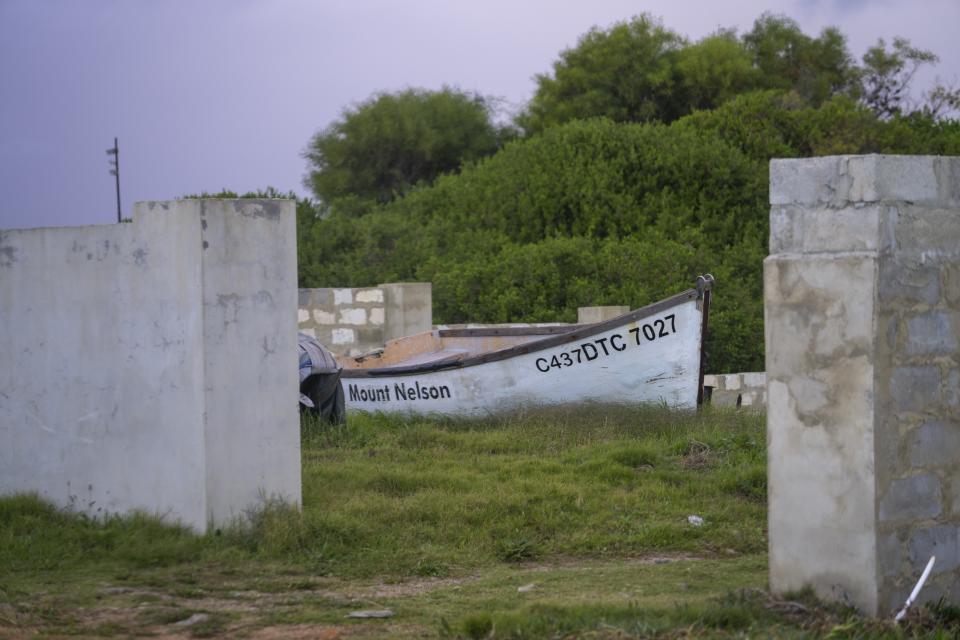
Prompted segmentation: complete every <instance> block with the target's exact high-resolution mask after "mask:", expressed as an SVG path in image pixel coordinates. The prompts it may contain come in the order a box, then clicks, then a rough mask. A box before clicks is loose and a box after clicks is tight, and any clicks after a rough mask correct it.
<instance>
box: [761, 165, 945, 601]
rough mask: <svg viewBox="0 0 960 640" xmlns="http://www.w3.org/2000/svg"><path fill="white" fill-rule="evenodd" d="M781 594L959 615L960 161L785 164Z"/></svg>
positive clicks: (777, 530) (769, 266)
mask: <svg viewBox="0 0 960 640" xmlns="http://www.w3.org/2000/svg"><path fill="white" fill-rule="evenodd" d="M770 180H771V189H770V199H771V205H772V208H771V213H770V227H771V234H770V252H771V255H770V257H769V258H767V260H766V262H765V265H764V267H765V268H764V278H765V285H764V288H765V314H766V318H765V320H766V349H767V351H766V361H767V367H766V368H767V376H768V412H767V429H768V443H769V454H768V455H769V460H770V466H769V501H770V504H769V510H770V518H769V531H770V583H771V588H772V589H774V590H776V591H785V590H790V589H797V588H800V587H802V586H804V585H808V584H809V585H812V586H813V587H814V588H815V589H816V591H817V592H818V593H819V594H820V595H821V596H824V597H827V598H831V599H835V600H839V601H843V602H848V603H850V604H853V605H856V606H857V607H859V608H860V609H861V610H863V611H865V612H867V613H871V614H879V615H887V614H889V613H890V612H891V611H892V610H893V609H895V608H896V607H899V606H901V605H902V603H903V601H904V600H905V599H906V596H907V594H908V593H909V590H910V589H911V588H912V586H913V584H914V583H915V581H916V580H917V578H918V577H919V574H920V572H921V570H922V569H923V567H924V565H925V564H926V562H927V561H928V559H929V557H930V556H931V555H934V554H935V555H936V556H937V565H936V567H935V569H934V573H933V575H932V576H931V580H930V581H929V582H928V585H927V587H926V588H925V589H924V590H923V592H922V594H921V600H924V601H932V600H936V599H938V598H940V597H941V596H945V597H946V598H947V599H948V600H949V601H951V602H953V603H955V604H957V603H960V536H958V531H960V393H958V391H957V390H958V387H960V348H958V343H960V314H958V305H960V158H936V157H900V156H852V157H846V156H845V157H831V158H817V159H810V160H775V161H773V162H772V163H771V171H770Z"/></svg>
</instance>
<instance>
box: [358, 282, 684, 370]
mask: <svg viewBox="0 0 960 640" xmlns="http://www.w3.org/2000/svg"><path fill="white" fill-rule="evenodd" d="M698 296H699V294H698V292H697V290H696V289H689V290H687V291H684V292H682V293H678V294H676V295H674V296H671V297H669V298H666V299H664V300H660V301H659V302H654V303H653V304H649V305H647V306H645V307H641V308H639V309H634V310H633V311H630V312H629V313H625V314H624V315H622V316H617V317H616V318H611V319H610V320H605V321H603V322H598V323H596V324H590V325H577V326H576V327H574V328H572V329H570V328H569V327H562V328H564V329H569V330H568V331H565V332H564V333H561V334H558V335H548V336H547V337H545V338H543V339H542V340H535V341H533V342H527V343H525V344H520V345H517V346H515V347H509V348H507V349H501V350H499V351H491V352H489V353H481V354H479V355H476V356H471V357H469V358H464V359H463V360H458V361H454V362H425V363H422V364H416V365H407V366H404V365H399V366H395V367H378V368H376V369H343V371H342V373H341V374H340V377H341V378H375V377H381V376H413V375H419V374H423V373H429V372H433V371H443V370H446V369H462V368H465V367H473V366H476V365H480V364H486V363H488V362H497V361H499V360H507V359H509V358H513V357H516V356H519V355H524V354H528V353H534V352H536V351H542V350H543V349H549V348H551V347H555V346H557V345H561V344H566V343H568V342H575V341H577V340H582V339H583V338H589V337H590V336H594V335H597V334H598V333H603V332H604V331H609V330H610V329H615V328H616V327H619V326H622V325H625V324H628V323H630V322H634V321H636V320H642V319H643V318H646V317H649V316H652V315H654V314H656V313H660V312H661V311H665V310H667V309H670V308H672V307H675V306H678V305H680V304H683V303H684V302H687V301H688V300H695V299H697V297H698ZM504 329H506V328H503V329H495V330H499V331H503V330H504ZM513 329H524V327H513ZM446 331H478V329H466V330H464V329H454V330H446ZM460 335H461V336H463V335H464V334H460ZM473 335H482V334H476V333H474V334H473ZM495 335H509V334H504V333H500V334H495ZM515 335H517V334H515ZM520 335H522V334H520ZM526 335H530V334H529V333H527V334H526ZM534 335H535V334H534Z"/></svg>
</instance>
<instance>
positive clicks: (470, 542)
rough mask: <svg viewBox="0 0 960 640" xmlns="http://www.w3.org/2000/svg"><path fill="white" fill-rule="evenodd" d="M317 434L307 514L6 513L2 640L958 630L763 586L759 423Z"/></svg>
mask: <svg viewBox="0 0 960 640" xmlns="http://www.w3.org/2000/svg"><path fill="white" fill-rule="evenodd" d="M301 432H302V436H303V509H302V511H297V510H295V509H292V508H290V507H289V506H287V505H284V504H281V503H278V502H277V501H275V500H271V499H270V498H269V497H266V498H265V499H264V500H263V502H262V504H261V505H260V506H259V508H257V509H254V510H251V512H250V513H249V514H248V515H247V517H246V518H245V519H244V521H242V522H241V521H238V522H237V523H235V524H234V525H232V526H229V527H225V528H223V529H221V530H218V531H215V532H210V533H209V534H207V535H205V536H196V535H193V534H191V533H189V532H188V531H185V530H183V529H181V528H178V527H176V526H174V525H173V524H171V523H165V522H161V521H159V520H158V519H156V518H153V517H148V516H145V515H136V516H128V517H124V518H110V519H107V520H106V521H92V520H89V519H87V518H85V517H82V516H79V515H76V514H70V513H66V512H63V511H58V510H56V509H54V508H53V507H51V506H50V505H48V504H45V503H43V502H41V501H39V500H38V499H37V498H36V497H34V496H12V497H6V498H3V499H0V638H2V637H28V636H30V637H33V636H35V635H39V636H48V637H61V636H71V637H77V636H80V637H107V636H117V637H126V636H131V635H143V636H161V637H166V638H170V637H215V636H219V637H248V638H317V637H320V638H339V637H351V638H353V637H359V638H363V637H411V638H412V637H418V638H419V637H469V638H487V637H489V638H541V637H547V638H553V637H601V638H608V637H609V638H624V637H669V638H674V637H688V636H691V637H714V636H719V637H742V636H762V637H771V636H774V637H820V636H827V635H829V636H830V637H835V638H840V637H851V638H852V637H872V636H887V637H921V636H925V637H956V634H957V633H960V612H958V611H957V610H955V609H953V608H951V607H939V608H935V609H926V610H920V611H918V612H917V614H916V615H915V616H914V619H912V620H911V622H910V623H909V624H908V625H906V626H905V627H895V626H893V625H892V624H890V623H882V622H874V621H869V620H865V619H862V618H860V617H858V616H856V615H855V614H854V613H853V612H851V611H847V610H842V609H837V608H833V607H827V606H824V605H822V604H819V603H817V602H816V601H815V599H813V598H812V597H811V596H810V595H809V594H797V595H796V596H795V597H792V598H774V597H772V596H770V595H769V594H768V593H767V592H766V591H765V588H766V534H765V526H766V471H765V469H766V456H765V438H764V420H763V416H762V415H761V414H757V413H750V412H732V411H719V410H713V411H710V410H707V411H703V412H701V413H693V412H677V411H670V410H667V409H662V408H632V409H627V408H615V407H590V406H581V407H577V408H560V409H553V410H538V411H536V412H531V413H526V414H514V415H510V416H505V417H501V418H496V419H493V418H491V419H487V420H473V421H449V420H447V421H438V420H428V419H408V420H398V419H396V418H388V417H383V416H375V417H362V416H353V417H351V420H350V422H349V425H348V426H347V427H338V428H331V427H326V426H323V425H320V424H317V423H315V422H312V421H311V420H309V419H306V420H305V421H304V424H303V425H301ZM689 516H698V517H699V518H701V519H702V523H691V522H690V521H689V519H688V518H689ZM383 609H389V610H391V611H392V612H393V614H394V615H393V616H392V617H389V618H385V619H356V620H355V619H351V618H348V617H347V615H348V614H349V613H350V612H352V611H357V610H383Z"/></svg>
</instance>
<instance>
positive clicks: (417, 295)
mask: <svg viewBox="0 0 960 640" xmlns="http://www.w3.org/2000/svg"><path fill="white" fill-rule="evenodd" d="M431 290H432V287H431V285H430V283H429V282H401V283H388V284H380V285H377V286H375V287H361V288H352V289H351V288H339V289H300V298H299V310H298V312H297V313H298V315H297V320H298V323H299V328H300V331H302V332H304V333H307V334H309V335H311V336H313V337H315V338H316V339H317V340H319V341H320V343H321V344H323V345H324V346H326V347H327V348H328V349H330V350H331V351H332V352H333V353H335V354H336V355H342V356H346V355H349V356H356V355H360V354H363V353H367V352H370V351H373V350H374V349H380V348H382V347H383V345H384V343H386V342H387V341H388V340H393V339H394V338H402V337H403V336H408V335H412V334H414V333H420V332H421V331H429V330H430V329H431V327H432V326H433V303H432V298H431Z"/></svg>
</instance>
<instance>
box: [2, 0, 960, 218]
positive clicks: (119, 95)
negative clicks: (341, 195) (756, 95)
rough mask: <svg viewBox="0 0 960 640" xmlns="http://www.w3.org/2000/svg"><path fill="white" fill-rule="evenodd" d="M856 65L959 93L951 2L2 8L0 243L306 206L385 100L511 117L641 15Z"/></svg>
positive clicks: (63, 0)
mask: <svg viewBox="0 0 960 640" xmlns="http://www.w3.org/2000/svg"><path fill="white" fill-rule="evenodd" d="M766 10H769V11H774V12H777V13H784V14H786V15H788V16H790V17H792V18H794V19H795V20H797V21H798V22H799V23H800V25H801V27H802V28H803V29H804V31H805V32H806V33H808V34H812V35H815V34H817V33H819V31H820V29H821V28H823V27H824V26H828V25H835V26H838V27H839V28H840V29H841V30H842V31H843V32H844V33H845V34H846V35H847V36H848V38H849V45H850V49H851V51H852V52H853V54H854V55H855V56H857V57H858V58H859V56H860V55H861V54H862V53H863V51H864V50H865V49H866V47H868V46H869V45H871V44H873V43H874V42H875V41H876V39H877V38H878V37H884V38H886V39H887V40H888V41H890V40H892V38H893V36H895V35H901V36H904V37H907V38H910V39H911V41H912V43H913V44H914V45H917V46H920V47H923V48H927V49H930V50H932V51H934V52H935V53H937V54H938V55H939V56H940V58H941V62H940V65H939V66H938V67H937V68H936V69H935V70H933V71H932V72H931V73H929V74H927V75H925V76H924V77H923V78H921V79H920V82H921V83H927V82H929V81H930V80H932V78H933V76H934V75H939V76H940V77H941V79H943V80H945V81H948V82H954V83H960V82H958V80H960V38H958V37H957V35H956V28H957V25H960V1H958V0H765V1H763V2H761V1H758V0H741V1H738V2H735V3H734V2H718V1H717V0H649V1H647V2H635V1H634V2H629V1H626V0H591V1H590V2H574V1H572V0H570V1H562V0H520V1H518V0H509V1H508V0H475V1H466V0H446V1H441V0H406V1H404V2H400V1H397V0H343V1H341V0H269V1H268V0H202V1H201V0H164V1H163V2H159V1H151V0H0V87H2V96H3V99H2V100H0V190H2V193H3V197H2V199H0V228H17V227H36V226H54V225H81V224H100V223H109V222H111V221H114V220H115V219H116V201H115V194H114V186H113V179H112V177H111V176H109V175H108V173H107V172H108V166H107V160H108V158H107V155H106V153H105V149H106V148H107V147H110V146H112V143H113V138H114V136H117V137H119V139H120V150H121V192H122V193H121V195H122V198H123V210H124V214H125V215H129V212H130V210H131V207H132V203H133V202H134V201H140V200H166V199H172V198H177V197H179V196H182V195H184V194H189V193H196V192H200V191H203V190H206V191H218V190H220V189H221V188H228V189H231V190H234V191H240V192H242V191H247V190H254V189H258V188H263V187H266V186H268V185H271V186H274V187H276V188H278V189H280V190H282V191H288V190H291V189H293V190H296V191H297V192H299V193H302V194H305V193H306V192H305V190H304V188H303V186H302V184H301V183H302V178H303V175H304V173H305V172H306V163H305V161H304V160H303V159H302V157H301V153H302V151H303V149H304V147H305V145H306V143H307V141H308V140H309V138H310V136H311V135H312V134H313V133H314V132H315V131H316V130H318V129H320V128H322V127H324V126H326V125H327V124H329V123H330V122H331V121H332V120H334V119H336V118H337V117H338V115H339V114H340V112H341V110H342V109H343V108H344V107H346V106H349V105H351V104H353V103H356V102H360V101H363V100H365V99H366V98H368V97H369V96H370V95H371V94H373V93H375V92H377V91H383V90H386V91H393V90H397V89H401V88H404V87H424V88H428V89H437V88H440V87H441V86H442V85H443V84H448V85H452V86H456V87H459V88H461V89H464V90H469V91H477V92H479V93H482V94H485V95H494V96H499V97H501V98H503V99H505V103H506V104H507V105H512V106H513V107H514V108H519V107H520V106H521V105H522V104H523V103H524V102H525V101H526V100H527V99H529V97H530V95H531V94H532V92H533V89H534V82H533V76H534V74H536V73H543V72H548V71H549V70H550V68H551V63H552V62H553V61H554V60H555V59H556V57H557V55H558V53H559V52H560V51H561V50H562V49H564V48H566V47H569V46H572V45H574V44H576V41H577V38H578V36H580V35H581V34H582V33H584V32H585V31H587V30H588V29H589V28H590V27H591V26H593V25H600V26H602V27H606V26H609V25H610V24H612V23H613V22H615V21H617V20H623V19H627V18H629V17H630V16H632V15H635V14H637V13H639V12H642V11H646V12H649V13H651V14H653V15H654V16H659V17H660V18H662V19H663V22H664V24H665V26H667V27H669V28H671V29H673V30H675V31H678V32H679V33H681V34H684V35H686V36H688V37H689V38H691V39H698V38H700V37H702V36H704V35H707V34H708V33H710V32H712V31H715V30H716V29H717V28H718V27H737V28H739V30H740V31H744V30H748V29H749V28H750V26H751V25H752V23H753V21H754V19H755V18H757V17H758V16H759V15H760V14H761V13H762V12H763V11H766Z"/></svg>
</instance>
